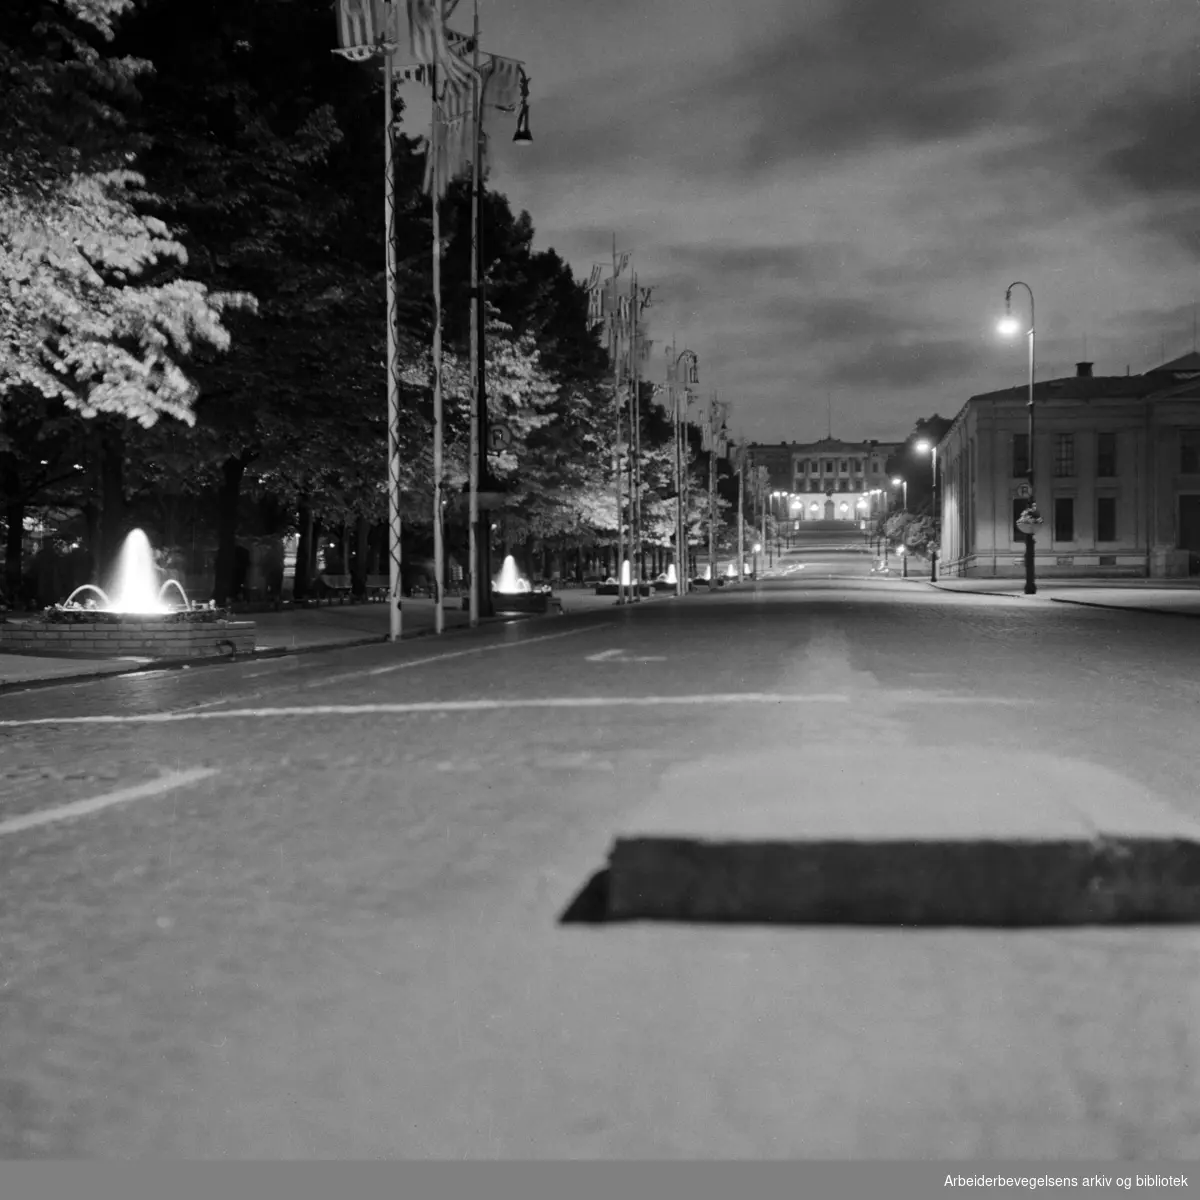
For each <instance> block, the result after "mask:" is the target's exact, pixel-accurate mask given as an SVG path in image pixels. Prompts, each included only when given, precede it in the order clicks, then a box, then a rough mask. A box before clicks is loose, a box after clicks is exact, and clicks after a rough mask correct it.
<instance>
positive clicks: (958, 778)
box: [575, 748, 1200, 927]
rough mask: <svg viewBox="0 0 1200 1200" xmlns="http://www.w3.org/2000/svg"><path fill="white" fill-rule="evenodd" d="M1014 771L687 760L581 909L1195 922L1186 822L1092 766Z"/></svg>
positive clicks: (940, 921) (1192, 826)
mask: <svg viewBox="0 0 1200 1200" xmlns="http://www.w3.org/2000/svg"><path fill="white" fill-rule="evenodd" d="M898 753H902V752H901V751H900V750H899V748H889V756H890V757H891V758H893V760H894V759H895V757H896V756H897V754H898ZM926 754H928V751H926ZM785 757H786V756H785ZM1014 757H1015V758H1016V759H1017V760H1018V761H1017V762H1015V763H1012V764H1011V769H1009V767H1008V766H1006V769H1005V772H1004V773H999V772H997V773H996V774H995V775H988V774H986V773H981V769H980V768H981V766H985V765H986V764H981V763H980V762H979V761H978V759H974V760H973V761H972V760H971V756H969V755H966V756H964V755H957V756H956V755H953V754H946V755H937V758H938V760H939V761H937V762H935V763H932V764H931V763H928V762H926V763H925V766H926V768H927V770H926V772H925V776H924V780H923V783H924V788H923V790H919V789H914V791H907V792H906V790H905V789H903V788H897V787H895V786H894V785H893V786H891V787H890V788H888V789H881V788H879V787H878V786H877V784H876V783H875V780H873V778H872V774H873V769H872V768H871V767H870V764H869V763H867V764H866V765H863V764H862V762H861V756H856V755H855V754H854V753H853V752H850V753H847V752H845V751H842V752H838V751H836V750H828V749H812V750H810V751H809V752H808V753H806V754H804V755H802V756H798V757H797V759H796V761H794V762H791V761H789V762H786V763H783V764H780V763H778V762H776V764H775V766H774V768H773V769H772V770H769V771H764V763H763V761H762V760H761V759H760V760H759V762H758V764H757V771H754V770H753V768H751V766H750V764H749V763H743V762H739V761H735V762H734V763H732V764H729V763H726V764H723V765H722V764H718V763H708V764H704V765H703V766H702V767H701V769H700V772H699V774H696V765H694V764H693V765H691V766H689V768H687V769H686V771H685V773H684V774H685V776H686V777H679V776H678V773H676V777H673V778H672V779H671V780H670V781H669V783H668V784H667V785H666V787H665V789H664V791H663V792H661V793H660V794H659V797H658V799H656V800H655V801H654V802H653V803H652V804H651V805H649V806H647V808H646V809H644V810H643V811H642V812H640V813H639V814H638V815H636V816H635V817H633V818H632V819H631V820H630V821H629V822H628V827H627V829H626V830H625V831H623V832H621V833H619V834H618V835H617V836H616V838H615V840H614V842H613V845H612V847H611V851H610V854H609V861H608V864H607V868H606V870H605V871H604V872H602V878H600V877H598V878H597V879H595V880H593V881H592V882H591V883H590V884H589V885H588V887H589V889H590V891H588V895H589V896H590V897H591V898H592V899H591V904H592V907H593V908H595V905H596V900H597V898H601V899H602V904H603V909H604V914H603V919H604V920H606V921H630V920H655V921H688V922H753V923H789V924H870V925H926V926H929V925H942V926H945V925H976V926H999V927H1014V926H1045V925H1091V924H1113V923H1132V922H1164V921H1189V922H1190V921H1196V920H1200V824H1198V823H1196V822H1194V821H1192V820H1191V819H1190V818H1188V817H1185V816H1184V815H1182V814H1181V813H1178V812H1176V811H1175V810H1174V809H1171V808H1169V807H1168V806H1166V805H1164V804H1162V803H1161V802H1160V801H1157V800H1156V799H1155V798H1154V797H1152V796H1150V795H1149V794H1147V793H1145V792H1144V791H1142V790H1141V789H1140V788H1139V787H1138V786H1137V785H1135V784H1131V783H1130V782H1129V781H1127V780H1123V779H1122V778H1121V777H1118V776H1116V775H1115V774H1113V773H1111V772H1108V771H1105V770H1103V769H1101V768H1098V767H1095V766H1093V765H1090V764H1083V763H1071V762H1069V761H1068V762H1063V761H1060V760H1053V759H1049V758H1046V757H1043V756H1037V755H1024V756H1022V755H1019V754H1018V755H1016V756H1014ZM946 758H948V759H951V760H954V759H957V760H958V761H941V760H942V759H946ZM893 765H894V764H893ZM997 765H998V764H997ZM902 766H903V764H902ZM748 771H750V772H751V773H747V772H748ZM906 774H907V772H905V771H903V770H902V769H901V770H900V771H898V772H897V773H896V774H894V775H892V778H893V779H896V778H904V777H905V775H906ZM693 776H694V777H693ZM773 776H774V777H775V782H778V783H780V784H783V783H784V782H785V781H788V780H791V781H792V784H791V786H789V787H787V788H786V790H785V789H784V788H783V787H779V788H775V787H773V786H772V782H773V781H772V777H773ZM912 777H914V778H917V779H921V778H922V777H921V775H920V774H919V773H918V774H916V775H915V776H912ZM747 779H753V781H754V789H753V792H750V790H749V789H747V787H746V780H747ZM798 779H802V780H805V786H804V791H803V793H798V792H797V791H796V788H795V783H794V781H795V780H798ZM983 780H988V782H987V783H984V782H982V781H983ZM993 780H995V781H997V782H993ZM1001 781H1002V782H1001ZM739 783H740V786H735V785H738V784H739ZM873 784H875V786H872V785H873ZM585 890H587V889H585ZM575 911H576V913H578V911H579V907H578V904H577V905H576V906H575ZM575 919H580V918H579V917H578V915H577V916H576V917H575ZM593 919H595V918H593Z"/></svg>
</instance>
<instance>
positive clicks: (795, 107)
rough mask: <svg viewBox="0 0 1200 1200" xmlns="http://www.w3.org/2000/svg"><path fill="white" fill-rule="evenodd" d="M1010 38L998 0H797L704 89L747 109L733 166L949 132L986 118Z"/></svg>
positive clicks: (994, 103) (746, 167) (996, 96)
mask: <svg viewBox="0 0 1200 1200" xmlns="http://www.w3.org/2000/svg"><path fill="white" fill-rule="evenodd" d="M1018 38H1019V32H1018V30H1017V29H1014V26H1013V23H1012V21H1011V16H1010V14H1009V13H1008V11H1007V8H1006V7H1005V6H994V5H980V4H955V5H947V4H946V3H945V2H944V0H906V2H905V3H902V4H897V3H896V2H895V0H857V2H856V3H853V4H835V5H833V6H832V8H831V10H830V16H829V18H828V19H827V20H825V21H814V20H812V19H811V17H810V16H809V9H808V6H803V5H802V6H797V8H796V9H795V10H793V12H792V15H791V17H790V20H789V23H788V26H787V27H786V28H783V29H780V30H778V31H777V32H776V33H775V36H773V37H772V38H771V39H770V40H769V41H766V42H764V43H763V45H762V46H761V47H760V48H759V49H758V51H757V52H756V53H754V54H751V55H749V56H747V57H745V58H744V59H742V60H740V61H738V62H736V63H732V62H731V63H730V64H729V66H728V68H727V70H726V72H725V73H724V75H723V76H722V77H720V78H718V79H716V80H712V81H710V86H711V94H712V96H713V97H714V98H715V103H718V104H728V105H731V106H733V107H734V108H735V109H736V110H737V111H738V112H739V113H741V114H742V115H743V116H744V117H745V119H746V120H747V128H746V129H745V131H744V140H743V143H742V146H741V147H740V154H739V157H738V160H737V163H736V168H737V169H738V170H740V171H743V172H744V171H750V172H757V171H761V170H762V169H764V168H766V167H769V166H771V165H772V164H774V163H777V162H779V161H781V160H784V161H790V160H792V159H794V158H798V157H804V158H809V159H814V160H820V159H823V158H827V157H830V156H836V155H844V154H854V155H857V154H861V153H862V152H864V151H865V150H867V149H869V148H870V147H871V146H872V145H874V144H877V143H879V142H918V143H919V142H925V141H935V140H938V139H953V138H956V137H959V136H962V135H965V134H968V133H970V132H972V131H973V130H975V129H976V128H978V127H979V126H980V125H985V124H987V123H988V122H990V121H993V120H995V119H996V116H997V112H998V111H999V110H1000V109H1001V108H1002V105H1001V104H1000V100H1001V99H1002V97H1003V96H1004V92H1005V84H1004V81H1003V79H1002V78H997V76H996V73H995V72H994V70H993V68H995V67H997V66H999V65H1000V64H1002V63H1003V62H1004V61H1005V60H1006V58H1008V57H1009V56H1010V55H1011V54H1012V52H1013V48H1014V45H1015V44H1016V42H1017V40H1018Z"/></svg>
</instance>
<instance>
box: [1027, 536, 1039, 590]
mask: <svg viewBox="0 0 1200 1200" xmlns="http://www.w3.org/2000/svg"><path fill="white" fill-rule="evenodd" d="M1033 546H1034V542H1033V534H1031V533H1027V534H1026V535H1025V595H1027V596H1035V595H1037V580H1036V579H1035V578H1034V565H1033V552H1034V551H1033Z"/></svg>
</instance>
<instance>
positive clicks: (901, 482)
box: [892, 478, 908, 512]
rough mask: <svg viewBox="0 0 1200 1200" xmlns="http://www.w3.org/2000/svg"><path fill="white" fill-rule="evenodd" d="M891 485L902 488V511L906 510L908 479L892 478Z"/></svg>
mask: <svg viewBox="0 0 1200 1200" xmlns="http://www.w3.org/2000/svg"><path fill="white" fill-rule="evenodd" d="M892 485H893V487H898V488H903V489H904V511H905V512H908V480H907V479H900V478H896V479H893V480H892Z"/></svg>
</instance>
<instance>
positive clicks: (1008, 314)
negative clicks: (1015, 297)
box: [998, 279, 1041, 596]
mask: <svg viewBox="0 0 1200 1200" xmlns="http://www.w3.org/2000/svg"><path fill="white" fill-rule="evenodd" d="M1015 287H1023V288H1024V289H1025V290H1026V291H1027V292H1028V293H1029V330H1028V333H1029V401H1028V403H1027V405H1026V410H1027V412H1028V413H1029V451H1028V455H1027V461H1026V466H1027V468H1028V471H1027V472H1026V478H1027V479H1028V481H1029V505H1028V507H1027V508H1026V510H1025V511H1026V512H1027V513H1029V514H1030V517H1031V520H1030V521H1029V522H1027V528H1022V526H1021V523H1019V524H1018V528H1020V529H1021V532H1022V533H1023V534H1024V535H1025V595H1027V596H1032V595H1034V593H1035V592H1037V580H1036V579H1035V577H1034V541H1033V539H1034V529H1035V528H1036V527H1037V525H1038V524H1040V523H1041V518H1040V516H1039V515H1038V510H1037V501H1036V499H1035V493H1034V488H1033V372H1034V342H1035V338H1036V334H1035V332H1034V330H1035V321H1034V308H1033V288H1031V287H1030V286H1029V284H1027V283H1023V282H1022V281H1021V280H1019V279H1018V280H1016V281H1015V282H1014V283H1010V284H1009V285H1008V291H1006V292H1005V293H1004V316H1003V318H1002V319H1001V320H1000V323H999V326H998V328H999V330H1000V332H1001V333H1002V334H1004V335H1005V336H1007V337H1014V336H1015V335H1016V334H1018V333H1020V332H1021V325H1020V323H1019V322H1018V320H1017V318H1016V317H1014V316H1013V314H1012V290H1013V288H1015ZM1022 516H1024V514H1022Z"/></svg>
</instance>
